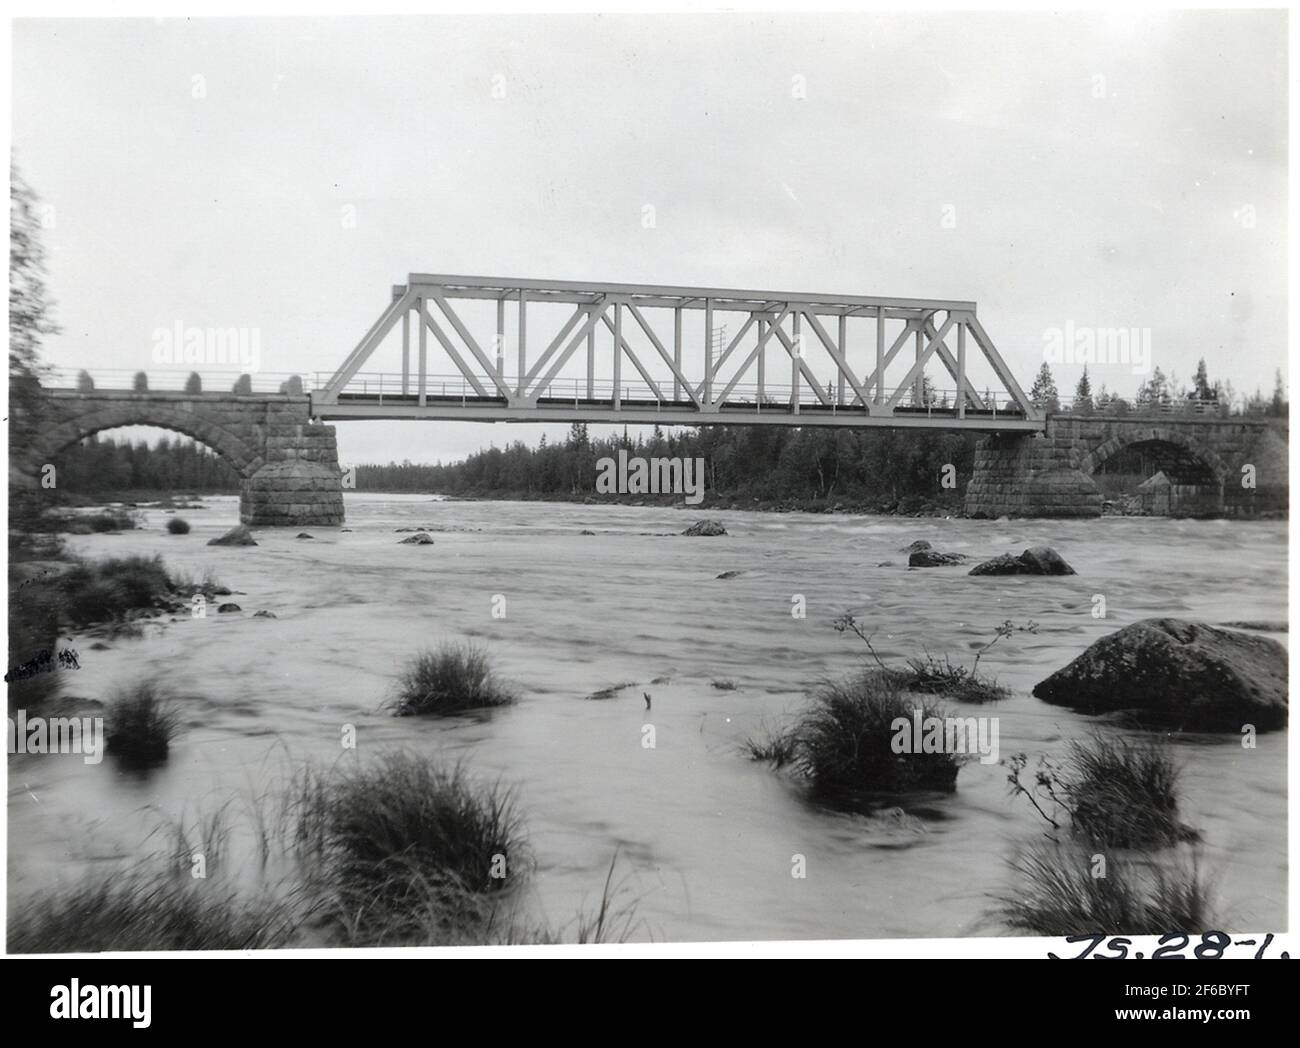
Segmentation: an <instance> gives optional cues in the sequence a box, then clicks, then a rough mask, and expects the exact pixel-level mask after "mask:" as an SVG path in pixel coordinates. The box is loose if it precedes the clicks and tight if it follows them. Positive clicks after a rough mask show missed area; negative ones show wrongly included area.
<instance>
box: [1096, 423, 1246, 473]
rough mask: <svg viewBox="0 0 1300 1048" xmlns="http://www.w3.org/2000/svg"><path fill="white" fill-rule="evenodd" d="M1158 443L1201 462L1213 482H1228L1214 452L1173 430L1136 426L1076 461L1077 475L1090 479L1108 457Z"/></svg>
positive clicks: (1220, 459)
mask: <svg viewBox="0 0 1300 1048" xmlns="http://www.w3.org/2000/svg"><path fill="white" fill-rule="evenodd" d="M1153 441H1154V442H1161V443H1165V444H1172V445H1173V446H1174V447H1177V448H1181V449H1182V450H1183V451H1185V452H1187V453H1188V454H1189V455H1191V456H1192V457H1193V458H1195V459H1197V460H1198V461H1200V462H1201V463H1202V464H1204V466H1205V467H1206V469H1208V470H1209V471H1210V472H1211V473H1213V474H1214V477H1215V480H1216V481H1217V482H1218V483H1219V484H1222V483H1223V482H1224V480H1225V479H1226V478H1227V476H1228V473H1229V469H1228V465H1227V463H1225V462H1224V461H1223V459H1222V458H1220V457H1219V455H1218V453H1216V452H1215V451H1214V449H1213V448H1210V447H1208V446H1207V445H1205V444H1202V443H1201V442H1200V441H1197V440H1192V439H1190V438H1189V437H1186V436H1184V435H1183V434H1182V433H1180V432H1178V431H1177V430H1176V429H1171V428H1170V427H1168V426H1136V427H1134V428H1132V429H1129V428H1128V427H1124V428H1123V429H1121V430H1120V432H1119V433H1117V434H1116V435H1115V436H1113V437H1111V438H1110V439H1109V440H1106V441H1103V442H1102V443H1101V444H1099V445H1098V446H1097V447H1096V448H1094V449H1093V450H1092V451H1090V452H1089V453H1088V454H1086V455H1084V456H1083V457H1082V458H1080V459H1079V466H1078V468H1079V471H1080V472H1081V473H1084V474H1086V475H1088V476H1092V475H1093V474H1094V473H1095V472H1096V471H1097V470H1098V469H1099V468H1100V467H1101V465H1102V463H1103V462H1105V461H1106V460H1107V459H1109V458H1110V457H1111V456H1113V455H1115V454H1116V453H1118V452H1120V451H1123V450H1124V449H1125V448H1127V447H1129V446H1131V445H1133V444H1147V443H1151V442H1153Z"/></svg>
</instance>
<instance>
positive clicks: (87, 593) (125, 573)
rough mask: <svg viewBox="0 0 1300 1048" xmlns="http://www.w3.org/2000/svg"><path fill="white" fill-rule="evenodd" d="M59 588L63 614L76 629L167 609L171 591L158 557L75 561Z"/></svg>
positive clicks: (171, 595)
mask: <svg viewBox="0 0 1300 1048" xmlns="http://www.w3.org/2000/svg"><path fill="white" fill-rule="evenodd" d="M60 585H61V588H62V592H63V596H64V608H65V611H66V613H67V615H68V617H69V618H70V619H71V620H72V622H73V623H74V624H75V625H78V626H85V625H89V624H91V623H96V622H109V621H113V620H115V619H120V618H122V617H123V616H125V615H127V614H129V613H130V612H132V611H137V610H140V609H144V608H156V607H164V606H167V605H168V604H169V603H171V602H172V599H173V593H174V590H175V586H174V584H173V582H172V579H171V577H170V576H169V575H168V574H167V569H166V567H165V566H164V565H163V562H162V558H161V557H159V556H156V555H155V556H153V557H144V556H131V557H109V558H107V559H105V560H98V561H85V560H83V561H79V562H78V563H76V564H75V565H73V567H72V568H71V569H70V570H69V571H67V572H65V573H64V574H63V576H62V578H61V579H60Z"/></svg>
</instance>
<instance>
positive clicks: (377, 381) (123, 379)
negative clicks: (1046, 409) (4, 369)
mask: <svg viewBox="0 0 1300 1048" xmlns="http://www.w3.org/2000/svg"><path fill="white" fill-rule="evenodd" d="M195 373H196V374H198V376H199V382H200V393H231V391H233V390H234V387H235V384H237V382H238V381H239V380H240V378H244V377H247V380H248V385H247V389H248V390H250V391H251V393H281V391H283V390H285V386H286V382H289V381H290V380H292V378H298V380H299V382H300V384H302V391H303V393H312V391H315V390H321V389H324V386H325V382H326V381H328V380H329V378H330V374H329V373H326V372H255V373H240V372H235V371H198V372H192V371H179V369H177V371H170V369H155V371H146V372H144V376H146V382H147V389H148V390H149V391H153V393H183V391H186V385H187V384H188V381H190V377H191V376H192V374H195ZM138 374H139V372H138V371H131V369H130V368H51V369H48V371H47V373H45V376H44V378H43V381H42V385H44V386H45V387H47V389H53V390H78V389H83V387H85V384H86V381H87V378H88V381H90V384H91V385H90V387H91V389H92V390H100V391H131V390H133V389H134V387H135V380H136V376H138ZM502 380H503V381H504V384H506V385H507V386H508V387H510V389H515V387H516V385H517V377H516V376H511V374H504V376H502ZM485 389H486V393H487V398H486V399H500V398H499V397H493V394H495V393H497V389H495V386H494V385H491V384H486V385H485ZM792 391H793V386H790V385H780V384H772V382H764V384H763V386H762V395H759V386H758V384H757V382H737V384H735V385H733V386H732V389H731V390H729V391H728V393H727V397H725V399H719V400H716V403H718V404H723V406H725V407H728V408H731V410H741V408H751V410H753V411H754V412H755V413H761V412H763V411H764V410H772V411H789V408H790V397H792ZM341 393H342V395H343V397H344V398H347V397H364V398H368V399H369V398H374V399H376V400H378V402H381V403H382V402H385V400H389V399H393V400H394V402H400V400H407V402H409V400H413V399H415V397H416V380H415V377H413V376H411V377H408V378H407V382H406V386H404V387H403V380H402V374H400V373H399V372H357V373H356V374H355V376H352V378H351V380H350V381H348V384H347V385H346V386H344V387H343V390H342V391H341ZM720 393H722V390H716V391H715V395H716V394H720ZM822 393H823V394H824V395H826V400H823V399H822V397H819V395H818V394H816V393H815V391H814V390H813V389H811V387H810V386H809V385H807V384H801V385H800V387H798V404H800V410H819V411H831V412H836V413H837V412H854V411H857V412H862V411H863V408H862V403H861V400H858V399H857V397H855V395H854V394H853V391H852V390H846V395H845V397H844V399H842V400H841V399H840V397H839V393H837V390H836V389H835V386H831V387H829V389H823V390H822ZM425 395H426V397H428V398H429V399H437V400H459V402H461V403H464V404H471V403H482V402H484V399H485V398H484V397H482V395H481V394H480V393H478V390H476V389H474V387H473V385H472V384H471V382H469V381H468V380H467V378H465V376H463V374H429V376H426V377H425ZM980 397H982V398H983V399H984V402H985V406H987V407H985V412H988V413H992V415H995V416H998V415H1008V416H1017V417H1019V416H1022V412H1021V411H1019V408H1018V407H1017V404H1015V402H1014V400H1013V399H1011V398H1010V397H1001V398H998V397H997V395H995V394H991V393H989V391H987V390H985V391H983V393H980ZM571 400H572V402H573V404H575V406H584V404H588V406H590V404H612V403H614V400H615V386H614V382H612V381H611V380H608V378H597V380H593V381H591V382H590V385H589V384H588V381H586V378H582V377H576V378H555V380H554V381H552V382H551V385H550V387H549V389H547V390H546V393H545V395H543V397H542V403H568V402H571ZM617 400H619V402H620V403H628V404H641V406H643V404H656V406H659V407H664V408H668V407H675V408H680V407H688V408H689V407H692V400H690V398H689V397H688V395H686V393H685V387H684V386H679V387H677V390H676V393H675V390H673V384H672V380H668V381H664V382H660V384H658V385H656V386H651V385H650V384H649V382H646V381H643V380H640V378H638V380H625V381H620V382H619V386H617ZM1066 403H1069V402H1067V400H1066V402H1062V410H1063V411H1067V410H1069V407H1065V404H1066ZM956 404H957V390H956V389H933V387H928V389H927V391H926V394H924V395H923V397H920V398H917V397H915V395H914V394H907V395H906V397H904V399H902V400H901V402H900V403H898V404H897V407H898V408H900V410H904V411H906V412H907V413H914V412H919V411H924V412H926V413H927V415H935V416H949V415H956ZM969 413H974V410H971V408H969Z"/></svg>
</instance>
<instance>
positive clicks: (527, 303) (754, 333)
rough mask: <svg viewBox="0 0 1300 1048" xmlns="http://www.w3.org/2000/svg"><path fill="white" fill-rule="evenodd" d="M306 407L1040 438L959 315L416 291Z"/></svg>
mask: <svg viewBox="0 0 1300 1048" xmlns="http://www.w3.org/2000/svg"><path fill="white" fill-rule="evenodd" d="M399 333H400V334H399ZM399 337H400V365H397V364H396V363H394V370H391V371H384V370H380V371H375V370H366V369H367V366H368V365H370V366H372V367H373V361H374V359H375V358H377V357H380V356H385V357H391V358H392V359H393V360H394V361H395V360H396V358H397V353H398V348H397V346H396V345H395V343H396V342H397V340H398V338H399ZM431 361H437V362H438V367H439V370H437V371H435V370H432V369H431V366H430V365H431ZM443 361H446V362H449V364H450V369H451V370H450V371H449V372H444V371H442V370H441V367H442V362H443ZM972 363H980V364H982V366H983V370H984V371H985V373H986V374H987V375H988V376H989V378H988V380H987V382H986V383H985V384H984V385H983V387H982V388H978V386H977V383H976V382H975V381H974V380H973V379H972V378H971V373H970V371H969V369H968V366H969V365H970V364H972ZM927 367H929V368H930V369H931V371H933V372H934V373H936V374H946V376H947V379H946V381H945V385H944V386H943V387H939V386H937V385H936V384H935V382H934V380H933V379H931V378H930V376H929V375H928V374H927ZM891 369H892V371H891ZM940 369H942V370H940ZM310 394H311V398H312V401H311V412H312V414H313V416H315V417H317V418H319V419H322V420H327V421H333V420H345V419H398V418H410V419H448V420H467V421H481V422H548V421H560V422H563V421H579V422H594V423H618V422H623V423H633V424H651V423H659V424H662V425H690V426H699V425H710V424H717V423H731V424H748V425H753V424H761V425H787V426H789V425H796V426H806V425H817V426H843V427H863V426H889V427H928V428H939V429H972V430H984V431H1041V430H1042V429H1043V428H1044V426H1045V422H1044V415H1043V412H1042V411H1041V409H1039V408H1037V407H1036V406H1035V405H1034V404H1032V403H1031V402H1030V400H1029V398H1028V397H1027V396H1026V395H1025V393H1024V391H1023V390H1021V388H1020V386H1019V385H1018V384H1017V382H1016V379H1015V376H1014V375H1013V374H1012V373H1011V370H1010V369H1009V368H1008V367H1007V365H1006V363H1005V362H1004V361H1003V360H1002V358H1001V356H1000V355H999V354H998V351H997V349H996V348H995V347H994V344H993V340H992V339H991V338H990V337H989V334H988V332H987V331H985V329H984V327H983V325H982V324H981V323H980V321H979V319H978V318H977V317H976V314H975V303H974V302H960V301H947V300H940V299H911V298H880V297H864V296H856V295H815V294H792V293H788V292H772V291H736V290H728V289H722V288H698V287H663V286H657V285H652V284H600V283H581V282H568V281H555V280H507V279H502V278H494V277H467V276H442V275H431V274H424V273H412V274H411V275H410V276H409V278H408V280H407V282H406V283H405V284H399V285H396V286H394V287H393V289H392V298H391V301H390V302H389V303H388V305H387V307H386V308H385V309H384V311H383V312H382V313H381V314H380V315H379V317H378V318H377V319H376V320H375V322H374V324H373V325H371V328H370V330H369V331H367V332H366V334H365V336H364V337H363V338H362V339H361V341H360V342H359V343H358V344H357V346H356V348H355V349H353V351H352V352H351V353H350V354H349V355H348V358H347V359H346V360H345V361H344V363H343V366H342V367H340V368H339V370H338V371H337V372H335V373H334V374H333V375H332V376H330V377H328V378H326V379H325V380H324V381H323V382H322V381H320V379H319V378H318V380H317V381H316V382H315V383H312V384H311V389H310Z"/></svg>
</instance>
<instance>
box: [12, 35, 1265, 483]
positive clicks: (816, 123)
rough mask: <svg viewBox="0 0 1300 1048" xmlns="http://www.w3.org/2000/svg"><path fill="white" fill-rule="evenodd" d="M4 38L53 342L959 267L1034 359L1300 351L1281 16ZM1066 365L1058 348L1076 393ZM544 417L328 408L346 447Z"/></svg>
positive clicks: (352, 453) (867, 279) (933, 285)
mask: <svg viewBox="0 0 1300 1048" xmlns="http://www.w3.org/2000/svg"><path fill="white" fill-rule="evenodd" d="M13 39H14V50H15V55H14V116H13V127H14V149H15V157H16V159H17V162H18V164H19V166H20V168H21V170H22V172H23V173H24V175H25V177H26V178H27V180H28V181H29V182H30V183H31V184H32V186H33V187H34V188H35V189H36V191H37V192H38V193H39V194H40V195H41V197H42V198H43V201H44V202H45V203H46V204H48V205H50V206H51V207H52V208H53V211H52V223H51V227H50V228H48V229H47V230H46V241H47V245H48V249H49V268H50V288H51V292H52V294H53V296H54V297H55V299H56V300H57V319H58V321H59V323H60V324H61V325H62V327H63V331H62V333H61V334H60V335H58V336H56V337H53V338H51V339H50V340H49V342H48V346H47V356H48V358H49V359H50V360H51V361H52V362H53V363H56V364H59V365H62V366H68V367H92V368H94V367H99V368H128V369H137V368H148V367H150V366H151V359H150V353H151V347H152V335H153V332H154V331H155V330H156V329H157V328H160V327H167V328H170V327H172V326H173V325H174V324H176V323H177V322H178V321H180V322H182V323H184V324H187V325H200V326H204V325H212V326H219V327H249V328H258V329H259V330H260V333H261V345H262V368H263V369H264V370H266V371H276V372H279V371H302V372H317V371H320V372H332V371H333V370H334V369H335V368H336V367H337V366H338V365H339V364H340V363H341V362H342V361H343V358H344V357H345V356H346V355H347V353H348V352H349V351H350V350H351V349H352V347H353V345H355V343H356V342H357V340H358V339H359V338H360V337H361V335H363V334H364V333H365V331H366V329H367V328H368V327H369V326H370V324H371V322H372V321H373V320H374V319H375V317H376V316H377V315H378V314H379V313H380V311H381V310H382V309H383V307H384V305H385V304H386V302H387V299H388V296H389V286H390V285H392V284H394V283H400V282H402V281H403V280H404V279H405V275H406V274H407V273H408V272H432V273H465V274H481V275H490V276H496V275H500V276H515V277H532V278H546V279H573V280H598V281H617V282H623V281H626V282H647V283H662V284H690V285H695V284H698V285H711V286H721V287H739V288H744V287H756V288H762V289H783V290H790V291H818V292H822V291H825V292H837V293H846V294H865V295H871V294H876V295H893V296H910V297H930V298H942V297H949V298H956V299H970V300H975V301H976V302H978V304H979V311H980V317H981V319H982V321H983V323H984V326H985V327H986V328H987V329H988V330H989V332H990V334H991V335H992V336H993V338H994V340H995V341H996V342H997V345H998V347H999V349H1000V350H1001V352H1002V354H1003V356H1004V357H1005V358H1006V359H1007V360H1008V362H1009V363H1010V364H1011V366H1012V368H1013V370H1014V371H1015V372H1016V373H1017V375H1018V376H1019V377H1020V380H1021V382H1022V384H1023V385H1024V386H1025V387H1026V388H1027V387H1028V385H1029V383H1030V381H1031V380H1032V377H1033V374H1034V372H1035V371H1036V369H1037V367H1038V365H1039V363H1040V362H1041V361H1042V359H1043V347H1044V337H1045V335H1044V333H1045V332H1046V331H1048V330H1049V329H1051V328H1062V327H1064V326H1065V325H1066V324H1073V325H1075V326H1076V327H1088V326H1092V327H1112V326H1123V327H1138V328H1149V329H1151V345H1152V352H1153V363H1154V364H1155V365H1157V366H1159V367H1161V368H1162V369H1163V370H1164V371H1165V372H1166V373H1168V372H1171V371H1174V372H1177V374H1178V375H1179V376H1180V377H1181V378H1183V379H1189V378H1190V377H1191V375H1192V372H1193V371H1194V369H1195V366H1196V360H1197V358H1198V357H1200V356H1204V357H1206V358H1207V361H1208V364H1209V369H1210V375H1211V378H1212V379H1213V378H1218V377H1223V378H1228V379H1230V380H1231V381H1232V383H1233V384H1234V385H1235V386H1236V388H1237V389H1238V390H1239V391H1242V390H1253V389H1254V388H1255V387H1256V386H1262V387H1264V388H1265V389H1269V388H1271V386H1272V381H1273V373H1274V370H1275V369H1276V368H1278V367H1281V368H1284V369H1285V367H1286V350H1287V347H1286V341H1285V333H1286V317H1287V309H1286V286H1287V256H1286V232H1285V231H1286V228H1287V215H1286V146H1287V143H1286V128H1287V95H1286V40H1287V32H1286V14H1285V12H1231V13H1212V12H1187V13H1181V14H1172V15H1146V14H1141V15H1138V14H1135V15H1125V14H1119V13H1096V14H1091V15H1070V16H1064V17H1063V16H1052V15H1031V14H1009V15H933V14H930V15H921V16H906V17H879V16H862V17H854V16H845V15H831V16H825V17H773V16H758V15H750V16H735V15H717V16H676V15H661V16H643V17H636V18H632V17H595V16H552V17H544V18H543V17H501V16H493V17H484V18H472V19H466V18H455V19H451V18H420V19H378V18H374V19H371V18H367V19H356V18H352V19H338V20H328V19H321V20H280V19H275V20H248V19H230V20H196V21H190V22H185V21H154V20H113V21H84V20H83V21H69V20H59V21H26V22H19V23H17V24H16V25H15V28H14V36H13ZM196 78H201V79H196ZM796 78H802V81H796ZM796 83H802V84H804V85H806V86H805V87H804V90H803V91H802V94H803V96H804V97H798V96H799V95H800V93H801V92H800V91H798V90H795V89H794V85H795V84H796ZM494 88H496V90H495V92H494ZM494 94H495V95H496V96H503V97H494ZM196 96H197V97H196ZM646 205H651V206H653V208H654V213H655V222H654V226H653V227H652V228H646V226H645V224H644V223H643V214H644V211H643V208H644V207H645V206H646ZM349 206H350V207H351V208H353V209H354V211H345V209H346V208H348V207H349ZM351 214H355V223H354V224H352V223H349V222H346V221H344V218H343V216H344V215H351ZM945 215H946V216H948V218H949V221H947V222H945V221H944V218H945ZM954 216H955V224H954V223H953V222H952V221H951V219H952V218H953V217H954ZM1078 370H1079V369H1078V368H1077V367H1071V366H1068V365H1061V366H1058V367H1057V369H1056V371H1057V376H1056V377H1057V381H1058V385H1059V386H1060V387H1061V389H1062V392H1063V393H1064V392H1068V391H1069V390H1071V389H1072V388H1073V385H1074V382H1075V380H1076V379H1077V377H1078ZM1090 370H1091V371H1092V373H1093V376H1094V388H1095V387H1096V386H1097V385H1099V384H1100V383H1102V382H1105V383H1106V384H1108V385H1109V386H1110V387H1111V388H1112V389H1118V390H1119V391H1120V392H1121V393H1123V394H1125V395H1131V394H1132V392H1133V390H1134V388H1135V387H1136V385H1137V384H1138V382H1139V381H1140V379H1139V378H1136V377H1134V376H1133V375H1132V374H1131V370H1130V368H1128V367H1127V366H1125V365H1122V364H1115V365H1111V366H1109V367H1105V366H1094V367H1092V368H1091V369H1090ZM562 428H563V427H561V429H562ZM540 431H541V430H540V427H523V426H512V427H509V428H506V427H504V426H486V425H482V424H479V425H475V424H450V423H385V422H354V423H340V424H339V438H340V457H341V458H342V459H343V461H345V462H353V463H355V462H359V461H371V460H376V459H378V460H387V459H389V458H394V459H399V460H400V459H403V458H409V459H411V460H413V461H433V460H436V459H443V460H447V459H449V458H454V457H460V456H462V455H464V454H465V453H467V452H469V451H472V450H474V449H476V448H478V447H481V446H486V445H487V444H488V443H489V442H495V443H497V444H498V445H500V444H502V443H504V442H506V441H508V440H512V439H516V438H523V439H527V440H534V439H535V438H536V436H537V435H538V434H539V432H540Z"/></svg>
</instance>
